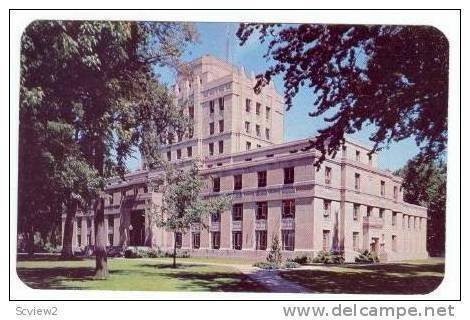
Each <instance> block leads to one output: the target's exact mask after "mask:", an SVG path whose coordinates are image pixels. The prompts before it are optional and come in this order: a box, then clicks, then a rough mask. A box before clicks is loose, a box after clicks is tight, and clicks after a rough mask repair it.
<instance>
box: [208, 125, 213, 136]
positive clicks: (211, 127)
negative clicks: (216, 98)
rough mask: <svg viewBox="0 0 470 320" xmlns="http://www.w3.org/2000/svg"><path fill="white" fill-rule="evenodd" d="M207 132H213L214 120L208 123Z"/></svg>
mask: <svg viewBox="0 0 470 320" xmlns="http://www.w3.org/2000/svg"><path fill="white" fill-rule="evenodd" d="M209 134H210V135H213V134H214V122H211V123H209Z"/></svg>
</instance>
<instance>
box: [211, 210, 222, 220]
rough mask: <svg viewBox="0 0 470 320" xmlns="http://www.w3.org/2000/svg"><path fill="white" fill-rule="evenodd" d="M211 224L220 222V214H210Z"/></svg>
mask: <svg viewBox="0 0 470 320" xmlns="http://www.w3.org/2000/svg"><path fill="white" fill-rule="evenodd" d="M211 222H220V212H219V211H217V212H214V213H212V214H211Z"/></svg>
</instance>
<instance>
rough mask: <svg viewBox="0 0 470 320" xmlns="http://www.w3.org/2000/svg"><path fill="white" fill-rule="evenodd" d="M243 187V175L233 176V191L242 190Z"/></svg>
mask: <svg viewBox="0 0 470 320" xmlns="http://www.w3.org/2000/svg"><path fill="white" fill-rule="evenodd" d="M242 187H243V178H242V175H241V174H236V175H234V176H233V190H241V189H242Z"/></svg>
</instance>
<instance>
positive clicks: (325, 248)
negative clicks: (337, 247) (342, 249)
mask: <svg viewBox="0 0 470 320" xmlns="http://www.w3.org/2000/svg"><path fill="white" fill-rule="evenodd" d="M322 247H323V251H330V230H323V246H322Z"/></svg>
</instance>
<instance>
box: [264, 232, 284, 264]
mask: <svg viewBox="0 0 470 320" xmlns="http://www.w3.org/2000/svg"><path fill="white" fill-rule="evenodd" d="M266 261H268V262H269V263H272V264H274V265H276V266H277V267H279V266H280V265H281V263H282V253H281V243H280V242H279V236H278V235H277V234H274V235H273V238H272V241H271V248H270V249H269V253H268V255H267V256H266Z"/></svg>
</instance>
